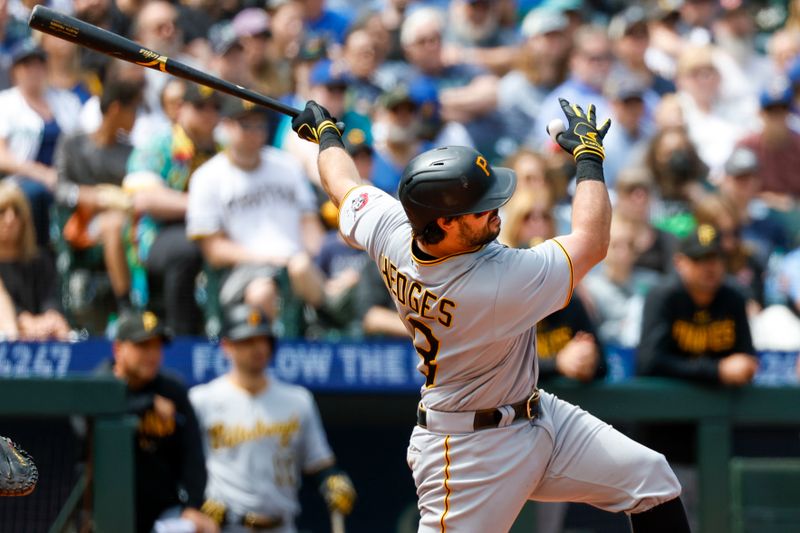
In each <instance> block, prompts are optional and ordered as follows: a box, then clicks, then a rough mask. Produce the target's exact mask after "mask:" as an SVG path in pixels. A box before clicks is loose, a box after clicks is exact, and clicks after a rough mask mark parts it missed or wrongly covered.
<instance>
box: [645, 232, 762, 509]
mask: <svg viewBox="0 0 800 533" xmlns="http://www.w3.org/2000/svg"><path fill="white" fill-rule="evenodd" d="M674 261H675V271H676V273H677V275H675V276H673V277H671V278H669V279H668V280H667V281H666V282H665V283H663V284H662V285H659V286H656V287H654V288H652V289H651V290H650V292H649V293H648V294H647V298H646V300H645V304H644V312H643V318H642V338H641V342H640V343H639V351H638V354H637V364H638V372H639V373H640V374H645V375H651V376H665V377H672V378H678V379H684V380H688V381H693V382H699V383H705V384H711V385H714V384H717V385H724V386H731V387H738V386H743V385H747V384H748V383H750V382H751V381H752V380H753V377H754V376H755V373H756V371H757V370H758V360H757V359H756V357H755V355H754V354H755V349H754V348H753V343H752V341H751V338H750V328H749V325H748V322H747V313H746V310H745V299H744V297H743V296H742V295H741V294H740V293H739V291H738V290H737V289H735V288H733V287H732V286H728V285H726V284H725V283H724V279H725V263H724V260H723V255H722V247H721V243H720V234H719V232H718V231H717V230H716V229H715V228H714V227H713V226H710V225H708V224H700V225H699V226H698V227H697V228H696V229H695V230H694V231H693V232H692V233H691V234H689V235H688V236H687V237H686V238H684V239H683V240H682V241H681V242H680V245H679V248H678V252H677V253H676V254H675V258H674ZM638 440H640V441H641V442H644V443H646V445H647V446H649V447H651V448H653V449H654V450H656V451H659V452H661V453H663V454H664V455H665V456H666V457H667V460H668V461H669V462H670V464H671V465H672V467H673V470H674V471H675V473H676V474H677V475H678V478H679V479H680V480H681V485H682V486H683V490H684V492H683V496H684V503H685V505H686V511H687V514H688V515H689V517H690V522H693V521H694V520H695V519H696V516H697V513H696V510H695V508H696V504H697V496H696V493H695V491H696V486H697V482H696V472H695V470H694V468H693V467H692V466H691V465H693V464H694V463H695V461H696V459H697V457H696V456H697V450H696V442H697V439H696V436H695V427H694V426H693V425H690V424H667V425H665V424H659V425H655V426H650V425H642V426H640V427H639V435H638Z"/></svg>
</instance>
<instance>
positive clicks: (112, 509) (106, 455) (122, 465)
mask: <svg viewBox="0 0 800 533" xmlns="http://www.w3.org/2000/svg"><path fill="white" fill-rule="evenodd" d="M545 388H546V389H547V390H548V391H550V392H553V393H555V394H556V395H558V396H559V397H562V398H564V399H566V400H568V401H571V402H573V403H575V404H577V405H580V406H581V407H583V408H585V409H587V410H589V411H591V412H592V413H594V414H596V415H597V416H599V417H601V418H603V419H604V420H607V421H609V422H614V423H627V422H655V423H658V422H663V423H674V422H693V423H695V424H696V425H697V429H698V430H697V439H698V442H697V444H698V475H699V494H700V502H699V503H700V505H699V522H700V527H701V528H700V532H701V533H729V532H731V531H732V530H733V524H732V513H731V494H732V490H731V477H730V463H731V459H732V448H733V446H732V438H733V437H732V433H733V431H732V430H733V428H734V427H745V426H748V425H758V426H764V425H773V426H784V425H786V426H800V409H798V406H799V405H800V387H792V386H781V387H744V388H741V389H727V388H718V387H704V386H698V385H692V384H688V383H683V382H678V381H673V380H667V379H658V378H636V379H632V380H629V381H625V382H621V383H614V384H607V383H597V384H590V385H578V384H574V383H569V382H566V381H560V380H559V381H555V382H551V383H548V384H547V385H546V386H545ZM317 398H318V403H319V406H320V411H321V414H322V416H323V420H324V421H325V425H326V426H328V427H335V426H337V425H339V426H341V425H350V426H352V424H353V416H354V413H357V418H358V426H359V427H367V428H368V427H370V426H371V425H376V426H384V427H385V426H387V425H388V426H394V425H398V426H402V427H409V429H410V426H409V422H410V421H411V420H412V419H413V409H414V407H415V405H416V401H417V397H416V396H415V395H410V394H393V395H380V394H370V395H368V398H369V401H368V402H365V395H364V394H345V393H338V394H334V393H325V394H318V395H317ZM365 405H368V407H366V408H365ZM410 413H411V414H410ZM76 414H80V415H84V416H87V417H89V418H91V419H92V420H94V431H93V438H92V443H93V453H92V465H93V468H92V476H91V480H90V481H91V483H86V481H87V480H86V479H83V478H82V479H79V480H78V483H77V484H76V487H75V489H74V491H73V493H78V492H80V491H81V490H82V488H83V486H82V485H81V483H82V482H83V483H84V485H89V487H88V488H89V490H92V521H93V525H94V531H99V532H106V531H113V532H119V533H128V532H131V533H132V523H133V468H134V467H133V431H134V429H135V419H133V417H131V416H129V415H126V414H125V391H124V387H123V386H122V385H121V384H120V383H118V382H115V381H114V380H113V379H102V380H97V379H91V378H79V379H76V378H68V379H52V380H48V379H0V416H14V417H46V416H66V415H76ZM12 437H13V435H12ZM362 490H368V489H367V488H366V487H365V488H362ZM67 500H68V501H66V502H65V508H64V510H63V512H62V513H61V515H60V516H59V519H61V518H63V517H66V516H69V514H70V513H69V511H70V509H69V506H70V505H71V504H73V505H74V504H75V500H76V498H75V497H71V498H68V499H67ZM529 516H530V515H529V514H527V513H523V514H522V515H521V517H520V520H519V521H518V524H517V525H516V526H515V529H514V531H534V526H533V524H532V523H525V522H526V520H527V521H530V519H529V518H527V517H529ZM354 525H355V524H354Z"/></svg>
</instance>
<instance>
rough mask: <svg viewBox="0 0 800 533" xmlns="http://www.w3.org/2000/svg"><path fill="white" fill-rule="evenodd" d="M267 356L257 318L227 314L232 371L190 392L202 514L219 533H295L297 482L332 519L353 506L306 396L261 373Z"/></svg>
mask: <svg viewBox="0 0 800 533" xmlns="http://www.w3.org/2000/svg"><path fill="white" fill-rule="evenodd" d="M274 349H275V337H274V336H273V334H272V329H271V326H270V323H269V320H268V319H267V317H266V315H265V314H264V312H263V311H262V310H260V309H259V308H257V307H253V306H250V305H247V304H240V305H236V306H234V307H231V308H229V309H228V310H227V311H226V312H225V315H224V322H223V330H222V350H223V351H224V352H225V355H226V356H227V357H228V359H229V360H230V362H231V369H230V371H229V372H228V373H226V374H224V375H222V376H220V377H218V378H216V379H214V380H213V381H211V382H209V383H207V384H204V385H198V386H196V387H193V388H192V389H191V391H190V392H189V396H190V398H191V401H192V404H193V405H194V408H195V411H196V412H197V416H198V418H199V420H200V426H201V430H202V433H203V439H204V444H205V449H206V466H207V468H208V486H207V487H206V501H205V503H204V504H203V511H204V512H205V513H206V514H207V515H209V516H210V517H211V518H212V519H214V520H215V521H216V522H217V523H218V524H219V525H220V526H222V531H224V532H226V533H240V532H241V533H247V532H252V531H269V532H276V533H294V532H295V531H296V529H295V526H294V518H295V516H296V515H298V514H299V513H300V504H299V502H298V491H299V489H300V478H301V474H306V475H311V476H314V477H315V478H316V481H317V483H318V484H319V490H320V493H321V494H322V496H323V498H324V499H325V502H326V503H327V505H328V508H329V509H330V511H331V513H339V514H341V515H348V514H350V512H351V511H352V510H353V505H354V503H355V500H356V492H355V489H354V488H353V484H352V482H351V481H350V477H349V476H348V475H347V474H346V473H344V472H343V471H342V470H340V469H339V468H337V467H336V461H335V458H334V455H333V452H332V451H331V448H330V446H329V445H328V441H327V438H326V436H325V430H324V429H323V427H322V422H321V420H320V417H319V412H318V411H317V406H316V404H315V403H314V398H313V396H311V393H310V392H309V391H308V390H306V389H304V388H303V387H299V386H296V385H289V384H287V383H283V382H281V381H280V380H278V379H276V378H275V377H274V376H272V375H269V374H267V373H265V371H266V369H267V365H268V364H269V361H270V359H271V358H272V353H273V351H274Z"/></svg>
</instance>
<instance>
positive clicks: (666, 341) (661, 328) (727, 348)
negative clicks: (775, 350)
mask: <svg viewBox="0 0 800 533" xmlns="http://www.w3.org/2000/svg"><path fill="white" fill-rule="evenodd" d="M734 353H746V354H755V349H754V348H753V342H752V340H751V337H750V327H749V325H748V322H747V314H746V311H745V299H744V297H743V296H742V295H741V293H739V292H738V291H737V290H736V289H735V288H733V287H730V286H728V285H722V286H721V287H720V288H719V290H718V291H717V294H716V295H715V296H714V299H713V300H712V301H711V303H710V304H709V305H708V306H705V307H700V306H698V305H696V304H695V303H694V301H693V300H692V299H691V297H690V296H689V293H688V292H687V291H686V288H685V287H684V285H683V283H682V282H681V280H680V278H678V277H677V276H674V277H672V278H671V279H670V281H669V282H667V283H665V284H664V285H662V286H659V287H655V288H653V289H652V290H651V291H650V293H649V294H648V296H647V300H646V302H645V306H644V316H643V319H642V339H641V343H640V344H639V353H638V363H639V370H640V373H643V374H650V375H660V376H670V377H678V378H683V379H691V380H696V381H705V382H712V383H719V371H718V363H719V360H720V359H722V358H723V357H727V356H728V355H731V354H734Z"/></svg>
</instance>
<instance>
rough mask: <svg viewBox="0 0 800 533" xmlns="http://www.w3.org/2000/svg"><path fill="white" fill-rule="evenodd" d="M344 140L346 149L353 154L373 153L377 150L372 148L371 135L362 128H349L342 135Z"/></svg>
mask: <svg viewBox="0 0 800 533" xmlns="http://www.w3.org/2000/svg"><path fill="white" fill-rule="evenodd" d="M342 142H343V143H344V149H345V150H347V153H348V154H350V155H351V156H355V155H358V154H367V155H372V154H373V153H374V152H375V150H374V149H373V148H372V139H370V135H369V134H368V132H366V131H364V130H363V129H361V128H352V129H348V130H347V132H346V133H345V134H344V135H343V136H342Z"/></svg>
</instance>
